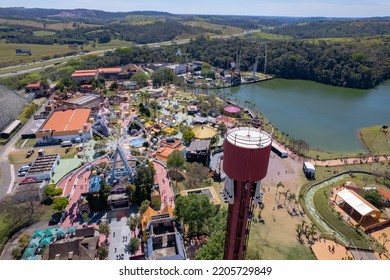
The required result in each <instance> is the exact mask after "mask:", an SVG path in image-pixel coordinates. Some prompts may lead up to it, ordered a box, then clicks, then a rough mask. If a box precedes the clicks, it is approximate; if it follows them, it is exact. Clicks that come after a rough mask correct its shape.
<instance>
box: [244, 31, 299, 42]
mask: <svg viewBox="0 0 390 280" xmlns="http://www.w3.org/2000/svg"><path fill="white" fill-rule="evenodd" d="M250 36H251V37H253V38H256V39H263V40H291V39H292V37H290V36H287V35H280V34H272V33H265V32H260V31H259V32H254V33H252V34H251V35H250Z"/></svg>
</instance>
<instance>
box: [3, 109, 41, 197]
mask: <svg viewBox="0 0 390 280" xmlns="http://www.w3.org/2000/svg"><path fill="white" fill-rule="evenodd" d="M46 105H47V102H46V103H44V104H43V105H42V106H41V108H40V109H39V110H38V112H37V113H36V114H38V113H39V112H42V111H43V110H44V108H45V106H46ZM33 125H34V116H32V117H31V118H30V119H29V120H28V121H27V122H26V123H25V124H24V126H23V127H22V128H21V129H19V131H18V132H17V133H16V134H15V135H14V136H13V137H12V139H11V140H10V141H9V142H8V143H7V144H6V145H4V146H1V147H0V200H2V199H3V198H4V197H5V196H6V194H7V192H8V191H9V190H10V191H11V190H12V188H9V187H10V185H11V184H12V185H14V181H15V178H14V177H13V176H12V174H17V170H15V167H14V165H11V163H10V162H9V161H8V155H9V153H10V152H12V151H13V150H15V144H16V142H17V141H18V140H19V139H20V138H21V135H22V134H23V133H24V132H26V131H29V130H30V129H31V128H32V126H33ZM11 169H13V171H12V170H11Z"/></svg>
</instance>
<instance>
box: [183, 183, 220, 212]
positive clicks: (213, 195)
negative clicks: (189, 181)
mask: <svg viewBox="0 0 390 280" xmlns="http://www.w3.org/2000/svg"><path fill="white" fill-rule="evenodd" d="M193 193H196V194H204V195H207V197H208V198H209V199H210V202H211V203H212V204H214V205H215V206H217V207H219V206H221V201H220V200H219V198H218V194H217V192H216V191H215V189H214V188H212V187H209V188H199V189H192V190H183V191H181V192H180V195H181V196H186V195H189V194H193Z"/></svg>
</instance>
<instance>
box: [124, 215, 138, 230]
mask: <svg viewBox="0 0 390 280" xmlns="http://www.w3.org/2000/svg"><path fill="white" fill-rule="evenodd" d="M140 223H141V215H140V214H131V215H130V218H129V219H128V220H127V225H128V226H129V228H130V230H131V231H135V229H136V228H137V227H138V225H139V224H140Z"/></svg>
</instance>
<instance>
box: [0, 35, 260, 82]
mask: <svg viewBox="0 0 390 280" xmlns="http://www.w3.org/2000/svg"><path fill="white" fill-rule="evenodd" d="M257 31H259V30H246V31H244V32H242V33H239V34H232V35H215V36H211V38H214V39H228V38H233V37H241V36H245V35H248V34H251V33H254V32H257ZM189 41H190V39H182V40H176V41H167V42H160V43H152V44H138V45H137V46H148V47H151V48H157V47H160V46H168V45H172V44H177V45H181V44H185V43H188V42H189ZM114 50H115V49H114V48H111V49H105V50H98V51H92V52H87V53H84V54H78V55H76V56H75V55H72V56H67V57H60V58H53V59H50V60H45V61H43V62H41V61H38V62H33V63H28V64H25V65H13V66H7V67H4V68H0V72H3V71H7V73H3V74H0V78H5V77H11V76H16V75H20V74H26V73H30V72H34V71H38V70H42V69H44V68H50V67H53V66H55V65H56V64H55V63H58V62H61V63H62V62H65V61H67V60H70V59H74V58H75V57H80V56H85V55H90V54H103V53H105V52H107V51H114ZM48 62H53V63H50V64H47V63H48ZM34 65H36V66H37V67H33V68H28V69H22V70H18V68H22V67H23V68H25V67H26V66H34Z"/></svg>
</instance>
